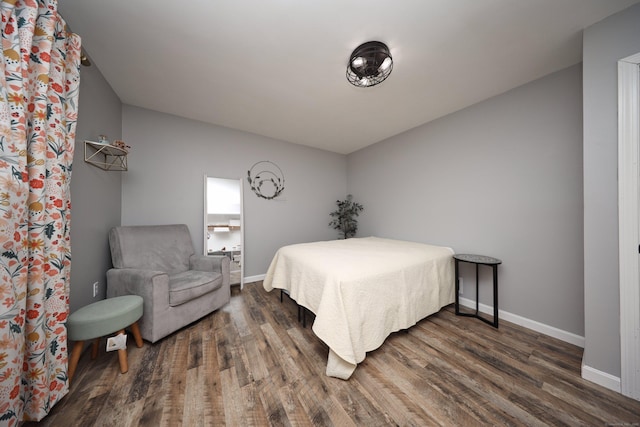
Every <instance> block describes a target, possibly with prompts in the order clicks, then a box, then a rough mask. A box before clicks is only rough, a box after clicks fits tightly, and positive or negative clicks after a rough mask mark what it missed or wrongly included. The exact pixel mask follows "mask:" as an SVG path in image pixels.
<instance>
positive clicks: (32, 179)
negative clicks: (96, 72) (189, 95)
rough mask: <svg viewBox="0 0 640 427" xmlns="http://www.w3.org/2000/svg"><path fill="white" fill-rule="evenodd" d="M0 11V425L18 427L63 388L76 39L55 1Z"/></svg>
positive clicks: (13, 2) (9, 2)
mask: <svg viewBox="0 0 640 427" xmlns="http://www.w3.org/2000/svg"><path fill="white" fill-rule="evenodd" d="M0 13H1V17H2V22H1V37H2V61H0V425H8V426H15V425H18V424H20V422H21V421H23V420H40V419H42V418H43V417H44V416H45V415H46V414H47V413H48V412H49V411H50V409H51V408H52V406H53V405H54V404H55V403H56V402H57V401H58V400H60V399H61V398H62V397H63V396H64V395H65V394H66V393H67V392H68V387H69V386H68V379H67V363H68V362H67V357H68V356H67V331H66V319H67V316H68V312H69V281H70V274H71V270H70V268H71V244H70V238H69V233H70V216H71V201H70V188H69V185H70V179H71V166H72V160H73V150H74V141H75V129H76V120H77V111H78V108H77V107H78V105H77V101H78V90H79V83H80V75H79V73H80V38H79V37H78V36H77V35H75V34H71V33H69V32H68V30H67V29H66V24H65V22H64V20H63V19H62V18H61V17H60V16H59V15H58V12H57V1H56V0H38V1H36V0H22V1H20V0H5V1H2V2H1V3H0Z"/></svg>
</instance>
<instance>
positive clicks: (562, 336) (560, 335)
mask: <svg viewBox="0 0 640 427" xmlns="http://www.w3.org/2000/svg"><path fill="white" fill-rule="evenodd" d="M460 305H463V306H465V307H468V308H471V309H473V310H475V308H476V302H475V301H474V300H470V299H467V298H460ZM479 310H480V312H482V313H486V314H489V315H491V316H492V315H493V307H491V306H488V305H486V304H480V306H479ZM498 317H499V318H500V319H503V320H506V321H507V322H511V323H515V324H516V325H520V326H524V327H525V328H527V329H531V330H532V331H536V332H540V333H541V334H545V335H549V336H550V337H553V338H557V339H559V340H562V341H564V342H568V343H570V344H573V345H577V346H578V347H581V348H584V337H581V336H580V335H576V334H573V333H571V332H567V331H563V330H562V329H558V328H554V327H553V326H549V325H545V324H544V323H540V322H537V321H535V320H531V319H527V318H526V317H522V316H518V315H517V314H513V313H509V312H508V311H504V310H498Z"/></svg>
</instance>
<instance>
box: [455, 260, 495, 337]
mask: <svg viewBox="0 0 640 427" xmlns="http://www.w3.org/2000/svg"><path fill="white" fill-rule="evenodd" d="M453 259H454V260H455V266H456V267H455V268H456V272H455V281H456V315H457V316H469V317H476V318H478V319H480V320H482V321H483V322H485V323H488V324H490V325H492V326H493V327H495V328H497V327H498V265H499V264H502V261H500V260H499V259H497V258H492V257H490V256H484V255H472V254H455V255H454V256H453ZM459 262H468V263H471V264H475V265H476V312H475V313H461V312H460V295H458V293H459V291H460V280H459V274H458V263H459ZM480 265H487V266H489V267H491V269H492V270H493V322H491V321H489V320H487V319H485V318H484V317H481V316H480V311H479V310H478V307H479V305H480V303H479V295H478V267H479V266H480Z"/></svg>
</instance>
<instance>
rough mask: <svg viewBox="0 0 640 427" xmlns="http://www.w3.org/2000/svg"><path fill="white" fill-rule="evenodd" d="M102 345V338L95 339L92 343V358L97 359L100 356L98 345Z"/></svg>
mask: <svg viewBox="0 0 640 427" xmlns="http://www.w3.org/2000/svg"><path fill="white" fill-rule="evenodd" d="M99 346H100V338H96V339H95V340H93V344H92V345H91V360H95V359H96V357H98V347H99Z"/></svg>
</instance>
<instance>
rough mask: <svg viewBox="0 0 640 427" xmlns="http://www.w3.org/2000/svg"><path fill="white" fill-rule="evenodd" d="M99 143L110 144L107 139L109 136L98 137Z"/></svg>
mask: <svg viewBox="0 0 640 427" xmlns="http://www.w3.org/2000/svg"><path fill="white" fill-rule="evenodd" d="M98 142H99V143H100V144H108V143H109V139H107V135H98Z"/></svg>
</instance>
